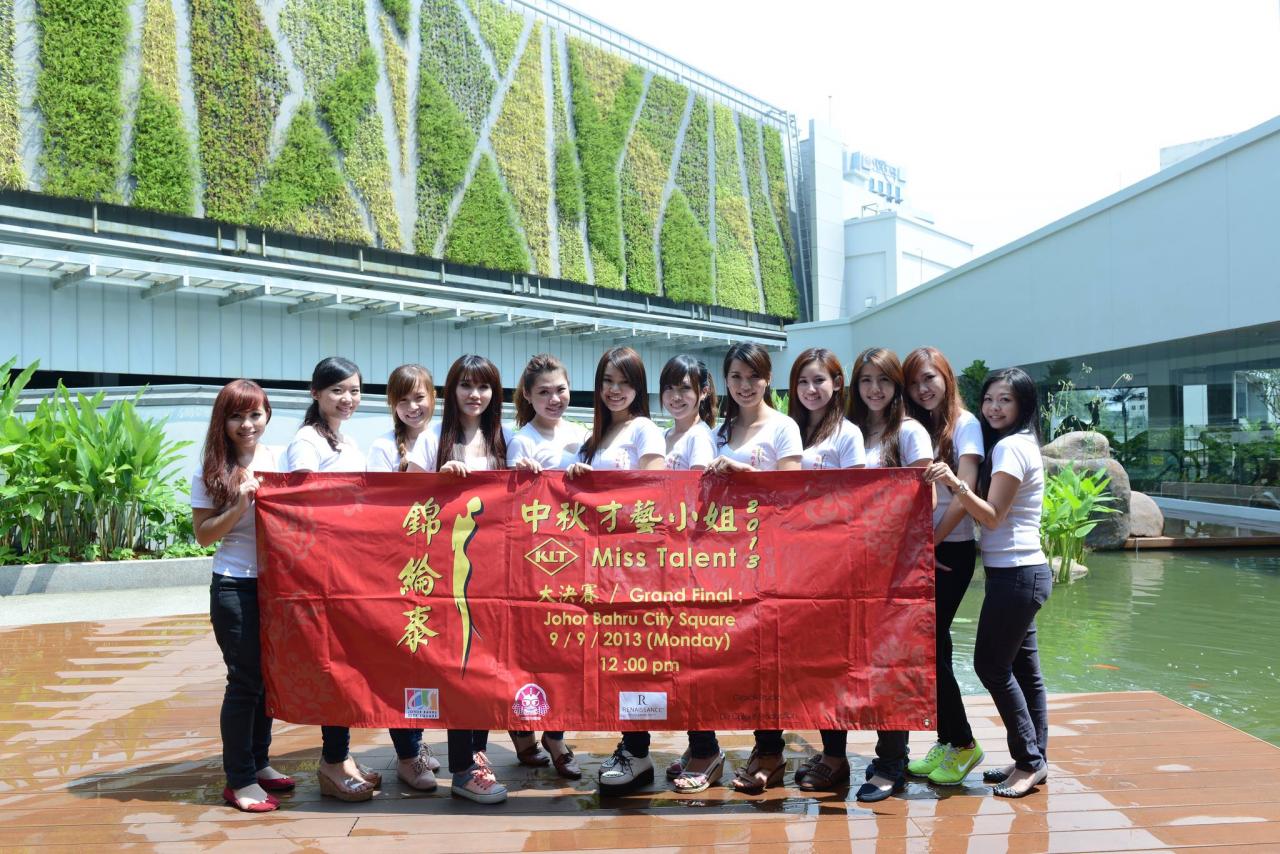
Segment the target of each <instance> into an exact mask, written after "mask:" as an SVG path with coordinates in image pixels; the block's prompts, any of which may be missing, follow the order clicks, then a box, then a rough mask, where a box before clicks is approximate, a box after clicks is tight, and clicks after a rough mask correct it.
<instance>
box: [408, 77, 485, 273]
mask: <svg viewBox="0 0 1280 854" xmlns="http://www.w3.org/2000/svg"><path fill="white" fill-rule="evenodd" d="M475 144H476V140H475V137H474V136H473V135H472V133H471V129H470V128H469V127H467V122H466V118H465V117H464V116H463V115H462V113H461V112H459V110H458V108H457V107H456V106H454V104H453V101H451V100H450V99H449V96H448V95H447V94H446V93H445V91H444V87H443V86H441V85H440V83H439V82H438V81H437V80H436V79H435V77H434V76H433V75H432V74H431V72H430V71H429V70H428V69H427V68H426V67H425V64H424V67H423V69H422V76H421V79H420V80H419V81H418V223H417V230H416V232H415V234H416V237H415V243H416V246H417V251H418V252H419V254H422V255H430V254H431V252H432V247H433V246H435V242H436V237H437V236H438V235H439V234H440V230H441V229H442V228H443V227H444V220H445V215H446V213H447V212H448V209H449V201H450V198H451V197H452V196H453V191H454V189H455V188H457V187H458V186H460V185H461V184H462V181H463V179H464V178H465V177H466V174H467V163H468V161H469V160H470V158H471V150H472V149H473V148H475Z"/></svg>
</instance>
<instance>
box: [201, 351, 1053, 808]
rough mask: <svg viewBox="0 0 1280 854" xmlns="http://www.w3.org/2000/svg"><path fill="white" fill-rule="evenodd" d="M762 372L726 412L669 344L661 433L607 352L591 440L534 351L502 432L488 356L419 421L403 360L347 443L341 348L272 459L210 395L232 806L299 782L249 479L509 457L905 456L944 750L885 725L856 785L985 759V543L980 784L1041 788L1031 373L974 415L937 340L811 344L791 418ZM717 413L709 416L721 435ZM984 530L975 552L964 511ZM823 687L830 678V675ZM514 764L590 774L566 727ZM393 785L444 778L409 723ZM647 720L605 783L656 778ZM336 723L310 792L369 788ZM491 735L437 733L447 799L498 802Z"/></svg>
mask: <svg viewBox="0 0 1280 854" xmlns="http://www.w3.org/2000/svg"><path fill="white" fill-rule="evenodd" d="M771 380H772V365H771V362H770V358H769V354H768V352H767V351H766V350H764V349H763V348H762V347H759V346H757V345H754V344H737V345H734V346H733V347H731V348H730V349H729V351H728V352H727V353H726V354H725V357H724V381H725V385H726V390H727V396H726V397H725V398H724V399H723V400H722V401H720V405H719V406H717V396H716V388H715V382H714V380H713V378H712V375H711V372H710V371H709V370H708V368H707V366H706V365H705V364H704V363H703V362H702V361H701V360H699V359H697V358H695V357H693V356H687V355H681V356H675V357H674V358H672V359H670V360H669V361H668V362H667V363H666V365H664V366H663V369H662V373H661V375H660V377H659V384H658V385H659V388H660V390H661V392H660V394H661V404H662V407H663V408H664V409H665V410H666V411H667V412H668V414H669V415H670V416H671V419H672V426H671V427H670V428H668V429H667V430H665V431H663V430H662V429H661V428H659V427H658V426H657V425H656V424H655V423H654V422H653V421H652V420H651V419H650V417H649V415H650V407H649V393H648V390H647V389H648V382H647V380H646V376H645V367H644V363H643V362H642V360H641V358H640V355H639V354H638V353H636V351H634V350H632V349H631V348H629V347H615V348H612V349H610V350H608V351H606V352H605V354H604V355H603V356H602V357H601V358H600V362H599V365H598V366H597V368H596V374H595V383H594V385H593V390H594V409H595V411H594V420H593V423H592V427H591V429H590V430H586V429H584V428H582V427H580V426H578V425H577V424H574V423H573V422H571V421H569V420H567V419H565V418H564V415H565V413H566V412H567V410H568V407H569V388H570V386H569V375H568V371H567V370H566V369H565V367H564V365H563V364H561V363H560V362H559V361H558V360H557V359H556V358H555V357H554V356H550V355H546V354H539V355H537V356H534V357H533V358H532V359H530V360H529V362H528V364H527V365H526V366H525V368H524V371H523V372H522V373H521V375H520V379H519V381H518V383H517V384H516V388H515V393H514V403H515V410H516V425H517V429H515V430H514V431H513V430H512V429H510V428H509V427H507V426H506V425H504V424H503V423H502V382H501V377H500V376H499V372H498V369H497V367H496V366H495V365H494V364H493V363H492V362H491V361H489V360H488V359H486V358H484V357H481V356H475V355H467V356H462V357H461V358H459V359H458V360H457V361H455V362H454V363H453V365H452V366H451V367H450V368H449V372H448V375H447V376H446V378H445V383H444V390H443V401H442V403H443V405H442V416H441V418H440V419H439V421H433V420H432V414H433V412H434V410H435V403H436V401H435V385H434V382H433V379H432V377H431V374H430V372H428V371H427V369H426V368H424V367H422V366H420V365H402V366H400V367H398V368H396V369H395V370H394V371H393V372H392V374H391V376H390V378H389V379H388V381H387V403H388V406H389V407H390V410H391V419H392V428H391V429H390V430H389V431H388V432H387V433H386V434H385V435H384V436H382V437H380V438H379V439H377V440H376V441H374V442H373V444H372V445H371V447H370V448H369V451H368V453H367V454H362V453H361V452H360V449H359V448H358V447H357V446H356V444H355V443H354V442H353V441H352V440H351V439H350V438H348V437H346V436H344V435H343V433H342V425H343V423H344V422H345V421H346V420H347V419H349V418H350V417H351V416H352V415H353V414H354V413H355V411H356V408H357V407H358V406H359V403H360V386H361V374H360V371H359V369H358V368H357V366H356V365H355V364H353V363H352V362H350V361H348V360H347V359H343V358H338V357H330V358H327V359H324V360H323V361H321V362H320V363H319V364H318V365H316V368H315V371H314V372H313V374H312V378H311V396H312V398H313V399H314V400H313V402H312V404H311V406H310V408H309V409H308V410H307V413H306V416H305V418H304V422H303V426H302V427H301V428H300V429H299V430H298V432H297V434H296V435H295V436H294V438H293V441H292V442H291V443H290V444H289V446H288V449H287V451H286V452H285V453H284V455H283V458H282V459H277V458H276V456H275V455H274V454H273V453H272V452H271V451H270V450H269V449H268V448H267V447H266V446H265V445H263V444H262V443H261V438H262V435H263V432H264V430H265V429H266V426H267V423H268V422H269V420H270V418H271V405H270V402H269V401H268V400H267V396H266V394H265V393H264V392H263V390H262V389H261V388H260V387H259V386H258V385H257V384H255V383H253V382H251V381H248V380H236V381H234V382H231V383H229V384H228V385H227V386H226V387H225V388H223V389H222V391H221V392H220V393H219V395H218V397H217V400H216V401H215V403H214V407H213V414H212V418H211V420H210V424H209V432H208V435H207V438H206V441H205V448H204V455H203V460H202V463H201V465H200V466H199V467H198V469H197V471H196V472H195V473H194V474H193V476H192V484H191V506H192V512H193V516H194V523H195V530H196V536H197V539H198V540H199V541H200V542H201V543H202V544H206V545H207V544H211V543H214V542H218V543H219V547H218V550H217V553H216V554H215V556H214V568H213V571H214V575H213V582H212V586H211V589H210V598H211V603H210V604H211V619H212V623H213V627H214V633H215V635H216V637H217V641H218V644H219V647H220V648H221V650H222V654H223V658H224V660H225V662H226V666H227V689H226V695H225V697H224V700H223V704H222V713H221V730H222V740H223V765H224V769H225V772H226V778H227V786H226V788H225V789H224V791H223V797H224V799H225V800H226V801H227V803H228V804H230V805H232V806H235V807H237V808H238V809H241V810H245V811H249V812H266V811H270V810H273V809H275V808H276V807H277V805H278V801H277V799H276V798H275V796H274V795H273V794H272V793H273V792H280V791H287V790H289V789H291V788H292V787H293V786H294V781H293V779H292V778H290V777H288V776H286V775H285V774H282V773H280V772H278V771H276V770H275V769H273V768H272V767H271V765H270V762H269V757H268V750H269V748H270V744H271V719H270V718H269V717H267V714H266V709H265V704H264V688H263V679H262V672H261V666H260V652H259V641H258V630H259V620H258V603H257V561H256V550H255V533H254V521H253V512H252V503H253V497H254V492H255V490H256V489H257V487H258V484H259V480H258V479H257V477H256V473H257V472H263V471H276V470H283V471H319V472H323V471H339V472H341V471H366V470H368V471H401V472H404V471H426V472H440V473H442V474H448V475H451V476H455V477H466V476H467V475H468V474H469V473H470V472H472V471H482V470H489V469H501V468H516V469H524V470H527V471H532V472H538V471H541V470H543V469H554V470H563V471H564V472H565V474H566V477H570V478H573V477H577V476H579V475H580V474H581V473H583V472H587V471H592V470H605V469H625V470H657V469H677V470H706V471H710V472H723V473H731V472H740V471H795V470H801V469H824V468H825V469H831V468H859V467H863V466H866V467H869V468H876V467H894V466H911V467H919V468H922V469H924V472H923V477H924V479H925V480H926V481H927V482H929V483H932V484H933V485H934V487H935V501H936V506H935V511H934V520H933V522H934V547H935V557H936V566H937V583H936V596H937V621H936V625H937V663H938V673H937V691H938V715H937V721H938V728H937V742H936V743H935V744H934V745H933V746H932V747H931V748H930V749H929V751H928V752H927V753H926V754H925V755H924V756H923V757H922V758H920V759H916V760H914V761H908V734H907V733H906V732H893V731H883V732H879V733H878V737H877V743H876V755H875V758H874V759H873V760H872V761H871V762H870V763H869V764H868V765H867V767H866V769H865V782H864V783H862V785H861V786H860V788H859V789H858V790H857V793H856V796H857V798H858V800H860V801H879V800H883V799H884V798H887V797H889V796H891V795H892V794H894V793H895V792H900V791H902V790H903V789H904V788H905V786H906V779H907V776H908V775H911V776H915V777H919V778H927V779H928V780H929V781H931V782H933V783H935V784H938V785H957V784H960V783H961V782H963V780H964V779H965V776H966V775H967V774H968V773H969V772H970V771H972V770H973V769H974V768H975V767H976V766H977V764H978V763H979V762H980V761H981V760H982V758H983V752H982V748H981V747H980V746H979V745H978V743H977V741H976V740H975V739H974V737H973V732H972V730H971V729H970V726H969V722H968V720H967V718H966V716H965V709H964V703H963V700H962V698H961V694H960V688H959V685H958V684H957V682H956V678H955V675H954V672H953V665H952V654H951V650H952V648H951V634H950V627H951V622H952V619H953V618H954V616H955V614H956V610H957V608H958V607H959V605H960V601H961V599H962V598H963V597H964V594H965V591H966V590H967V588H968V586H969V583H970V580H971V579H972V577H973V573H974V568H975V561H976V555H977V551H978V549H979V548H981V553H982V562H983V566H984V570H985V576H986V596H985V599H984V601H983V604H982V610H981V617H980V619H979V622H978V631H977V639H976V643H975V649H974V668H975V671H976V673H977V675H978V677H979V678H980V679H981V681H982V683H983V685H984V686H985V687H986V688H987V690H988V691H990V692H991V695H992V697H993V699H994V700H995V704H996V707H997V709H998V710H999V713H1000V717H1001V719H1002V720H1003V722H1004V724H1005V728H1006V730H1007V733H1008V747H1009V752H1010V754H1011V757H1012V759H1013V763H1012V764H1010V765H1009V766H1007V767H1003V768H998V769H991V770H988V771H986V772H984V774H983V779H984V780H985V781H987V782H989V783H992V784H994V785H995V789H994V793H995V794H996V795H998V796H1002V797H1012V798H1018V797H1022V796H1024V795H1026V794H1027V793H1029V792H1030V791H1031V790H1032V789H1033V788H1034V787H1035V786H1036V785H1037V784H1039V783H1041V782H1043V781H1044V779H1045V775H1046V773H1047V770H1046V769H1047V766H1046V760H1045V750H1046V748H1047V735H1048V717H1047V704H1046V693H1045V687H1044V682H1043V679H1042V678H1041V674H1040V663H1039V657H1038V653H1037V646H1036V627H1035V615H1036V612H1037V611H1038V610H1039V608H1040V607H1041V606H1042V605H1043V604H1044V602H1045V600H1046V599H1047V598H1048V596H1049V592H1050V588H1051V576H1050V572H1049V568H1048V566H1047V564H1046V561H1045V557H1044V555H1043V553H1042V552H1041V551H1040V537H1039V528H1040V509H1041V503H1042V500H1043V498H1042V496H1043V468H1042V464H1041V459H1040V449H1039V435H1038V428H1037V424H1038V417H1037V395H1036V390H1035V387H1034V385H1033V383H1032V381H1031V379H1030V377H1028V376H1027V374H1026V373H1025V372H1023V371H1021V370H1020V369H1017V368H1010V369H1005V370H1001V371H996V372H994V373H993V374H991V375H990V376H989V377H988V378H987V380H986V382H985V383H984V384H983V387H982V395H981V398H982V403H981V411H980V413H978V414H977V415H976V416H975V414H973V413H970V412H968V411H966V410H965V408H964V406H963V404H962V403H961V400H960V396H959V393H958V389H957V384H956V378H955V374H954V373H953V371H952V369H951V366H950V364H949V363H948V362H947V359H946V358H945V357H944V356H943V355H942V353H940V352H938V351H937V350H936V349H933V348H930V347H922V348H920V349H918V350H915V351H913V352H912V353H911V354H910V355H908V357H907V359H906V361H905V363H903V362H900V361H899V360H898V357H897V356H896V355H895V354H894V353H892V352H891V351H889V350H885V349H882V348H875V347H873V348H869V349H867V350H864V351H863V352H861V353H860V354H858V356H857V358H856V359H855V361H854V364H853V368H852V371H851V372H850V374H849V385H851V386H852V389H849V388H847V387H846V383H845V374H844V370H843V368H842V366H841V364H840V361H839V360H838V358H837V357H836V355H835V354H834V353H832V352H831V351H830V350H827V349H823V348H813V349H809V350H806V351H804V352H803V353H801V354H800V355H799V357H797V359H796V360H795V362H794V364H793V365H792V367H791V375H790V388H789V391H790V395H789V405H788V412H787V413H782V412H780V411H778V410H777V409H775V408H774V407H773V406H772V405H771V403H770V398H771V395H770V390H771ZM717 411H719V413H720V418H719V424H718V425H717V417H716V414H717ZM975 522H976V523H977V524H978V525H979V526H981V529H982V535H981V542H980V545H979V544H978V543H976V542H975V526H974V523H975ZM833 690H835V688H834V686H833ZM509 735H510V737H511V740H512V744H513V747H514V750H515V754H516V757H517V759H518V761H519V762H520V764H522V765H527V766H533V767H548V766H550V767H554V770H555V773H556V774H558V775H559V776H561V777H564V778H566V779H571V780H576V779H579V778H581V777H582V770H581V767H580V766H579V764H578V760H577V758H576V757H575V755H574V753H573V751H572V749H571V748H570V747H569V746H568V745H567V744H566V742H565V738H564V735H565V734H564V733H563V732H544V733H543V734H542V736H541V738H540V739H537V740H535V738H534V733H532V732H511V733H509ZM390 736H391V741H392V743H393V744H394V745H395V749H396V754H397V756H398V757H399V762H398V764H397V769H396V772H397V776H398V777H399V778H400V780H401V782H402V783H403V784H404V785H406V786H408V787H410V788H413V789H417V790H420V791H433V790H435V789H436V787H437V782H436V776H435V773H436V772H437V771H438V770H439V769H440V762H439V760H438V759H436V758H435V757H434V756H433V755H432V754H431V751H430V749H429V748H428V747H427V746H426V745H425V744H424V743H423V742H422V732H421V730H417V729H393V730H391V732H390ZM821 738H822V749H821V751H820V752H817V753H815V754H814V755H812V756H810V757H809V758H808V759H806V760H805V761H804V762H802V763H801V764H800V765H799V767H798V768H797V769H796V771H795V774H794V780H795V783H796V785H797V786H798V788H800V789H801V790H803V791H829V790H835V789H839V788H841V787H844V786H846V785H848V783H849V780H850V775H851V771H850V767H849V761H848V758H847V756H846V746H847V733H845V732H843V731H838V730H823V731H822V732H821ZM649 744H650V737H649V733H647V732H626V733H623V734H622V739H621V743H620V744H619V745H618V747H617V749H616V750H615V751H614V752H613V754H612V755H611V756H609V757H607V758H606V759H605V760H604V761H603V762H602V764H601V766H600V771H599V785H600V788H601V790H602V791H603V792H606V793H614V792H622V791H628V790H631V789H634V788H636V787H638V786H642V785H645V784H647V783H649V782H651V781H652V780H653V777H654V770H655V769H654V764H653V760H652V759H651V758H650V756H649ZM785 746H786V742H785V739H784V737H783V733H782V732H781V731H779V730H757V731H756V732H755V746H754V748H753V750H752V751H751V754H750V756H749V758H748V759H747V762H746V764H745V765H743V766H742V767H741V768H739V769H737V770H736V772H735V774H734V776H733V778H732V783H731V785H732V786H733V787H734V788H735V789H737V790H739V791H741V792H744V793H751V794H755V793H759V792H762V791H764V790H765V789H766V788H769V787H771V786H776V785H778V784H780V783H781V782H782V781H783V778H784V776H785V774H786V767H787V764H786V760H785V758H784V749H785ZM349 747H350V734H349V731H348V730H347V728H345V727H338V726H326V727H322V757H321V762H320V765H319V769H318V773H319V783H320V790H321V792H322V793H323V794H325V795H328V796H332V797H335V798H338V799H341V800H346V801H361V800H368V799H369V798H370V797H372V795H373V792H374V790H375V789H377V788H378V787H379V786H380V785H381V782H382V781H381V775H380V774H379V773H378V772H377V771H374V770H372V769H369V768H367V767H364V766H362V765H360V764H359V763H357V762H356V761H355V759H354V758H353V757H352V756H351V753H350V749H349ZM487 748H488V732H487V731H485V730H449V731H448V760H447V761H448V766H449V767H448V771H449V774H450V775H451V779H450V790H451V793H452V794H453V795H454V796H457V797H462V798H467V799H470V800H473V801H476V802H479V803H489V804H491V803H499V802H501V801H503V800H505V798H506V796H507V790H506V787H504V786H503V785H502V784H501V783H500V782H498V780H497V778H496V776H495V774H494V770H493V766H492V765H491V764H490V762H489V759H488V756H487ZM724 766H725V755H724V753H723V752H722V751H721V749H720V746H719V743H718V741H717V739H716V734H715V733H714V732H711V731H692V732H689V733H688V747H687V749H686V750H685V751H684V753H683V755H682V756H681V757H680V758H679V759H678V760H677V761H675V762H673V763H671V764H670V765H669V766H668V767H667V768H666V776H667V778H668V779H669V780H670V781H671V785H672V787H673V788H674V789H675V790H676V791H680V792H690V793H693V792H701V791H704V790H705V789H707V788H709V787H710V786H712V785H715V784H716V783H718V782H719V781H720V780H721V778H722V776H723V772H724Z"/></svg>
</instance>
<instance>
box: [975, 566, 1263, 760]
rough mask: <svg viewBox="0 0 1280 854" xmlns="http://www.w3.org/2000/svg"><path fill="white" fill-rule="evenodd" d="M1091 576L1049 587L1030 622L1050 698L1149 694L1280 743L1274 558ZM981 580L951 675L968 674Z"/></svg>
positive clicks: (1112, 570)
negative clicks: (1036, 636)
mask: <svg viewBox="0 0 1280 854" xmlns="http://www.w3.org/2000/svg"><path fill="white" fill-rule="evenodd" d="M1088 564H1089V569H1090V574H1089V576H1088V577H1087V578H1085V579H1084V580H1082V581H1078V582H1076V583H1075V584H1073V585H1070V586H1063V585H1058V586H1056V587H1055V588H1054V591H1053V596H1052V597H1051V598H1050V600H1049V603H1048V604H1047V605H1046V606H1045V608H1044V610H1043V611H1042V612H1041V614H1040V617H1039V629H1040V633H1039V636H1040V660H1041V663H1042V665H1043V667H1044V670H1045V679H1046V682H1047V683H1048V686H1049V691H1050V692H1051V693H1061V692H1084V691H1145V690H1151V691H1158V692H1160V693H1161V694H1164V695H1165V696H1168V697H1171V698H1173V699H1174V700H1177V701H1178V702H1180V703H1184V704H1185V705H1187V706H1190V707H1191V708H1194V709H1198V710H1200V711H1202V712H1204V713H1206V714H1209V715H1212V716H1214V717H1216V718H1219V719H1221V720H1224V721H1226V722H1227V723H1229V724H1231V725H1233V726H1236V727H1239V728H1240V729H1243V730H1245V731H1246V732H1249V733H1252V734H1253V735H1256V736H1259V737H1260V738H1264V739H1266V740H1268V741H1270V742H1272V743H1273V744H1280V706H1278V705H1277V704H1276V703H1275V702H1274V700H1275V698H1276V697H1278V696H1280V664H1278V663H1277V655H1276V650H1277V649H1280V619H1277V614H1276V611H1275V609H1276V603H1280V551H1278V550H1274V549H1238V550H1230V551H1214V550H1200V549H1194V550H1185V551H1149V552H1143V553H1141V554H1138V555H1134V554H1131V553H1127V552H1106V553H1095V554H1092V555H1090V556H1089V559H1088ZM981 602H982V574H981V572H979V573H978V574H977V576H976V577H975V579H974V583H973V586H972V587H971V588H970V591H969V595H968V596H966V597H965V601H964V604H963V605H962V606H961V608H960V613H959V615H958V616H959V619H957V621H956V624H955V627H954V629H953V632H954V635H955V648H956V653H955V654H956V664H957V667H956V675H957V677H958V678H959V680H960V687H961V690H962V691H963V692H964V693H966V694H981V693H984V691H983V688H982V684H981V683H980V682H979V681H978V678H977V677H976V676H975V675H974V673H973V637H974V630H975V628H976V618H977V615H978V610H979V606H980V605H981Z"/></svg>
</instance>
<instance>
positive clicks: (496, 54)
mask: <svg viewBox="0 0 1280 854" xmlns="http://www.w3.org/2000/svg"><path fill="white" fill-rule="evenodd" d="M471 8H472V10H473V11H474V12H475V15H476V22H477V23H478V24H479V25H480V35H482V36H484V40H485V42H486V43H487V44H488V45H489V50H490V51H491V52H492V53H493V61H494V62H495V63H497V65H498V74H500V75H506V73H507V69H508V68H510V67H511V60H513V59H515V55H516V47H517V46H519V44H520V33H521V32H522V31H523V30H524V15H521V14H520V13H519V12H513V11H511V10H510V9H507V8H504V7H503V6H501V5H499V4H498V3H496V2H494V0H471Z"/></svg>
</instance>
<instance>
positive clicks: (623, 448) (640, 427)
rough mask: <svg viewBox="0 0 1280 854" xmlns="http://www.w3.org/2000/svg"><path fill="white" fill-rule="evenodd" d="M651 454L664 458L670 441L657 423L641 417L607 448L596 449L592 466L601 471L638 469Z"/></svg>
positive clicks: (634, 420) (620, 431)
mask: <svg viewBox="0 0 1280 854" xmlns="http://www.w3.org/2000/svg"><path fill="white" fill-rule="evenodd" d="M650 454H657V455H658V456H660V457H663V458H665V457H666V455H667V440H666V438H665V437H664V436H663V435H662V429H661V428H660V427H658V425H657V424H654V423H653V422H652V421H650V420H649V419H648V418H645V417H643V416H640V417H637V418H632V419H631V421H630V422H628V423H627V426H625V427H623V428H622V429H621V430H619V431H618V433H617V435H616V436H614V437H613V441H612V442H610V443H609V446H608V447H607V448H599V449H597V450H596V452H595V453H594V454H592V455H591V462H590V465H591V467H592V468H593V469H599V470H600V471H610V470H618V471H635V470H636V469H638V468H640V460H642V459H644V458H645V457H647V456H649V455H650Z"/></svg>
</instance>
